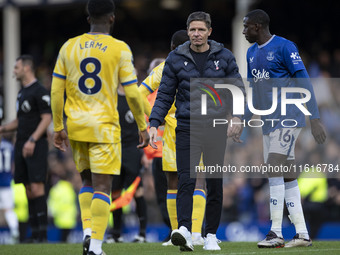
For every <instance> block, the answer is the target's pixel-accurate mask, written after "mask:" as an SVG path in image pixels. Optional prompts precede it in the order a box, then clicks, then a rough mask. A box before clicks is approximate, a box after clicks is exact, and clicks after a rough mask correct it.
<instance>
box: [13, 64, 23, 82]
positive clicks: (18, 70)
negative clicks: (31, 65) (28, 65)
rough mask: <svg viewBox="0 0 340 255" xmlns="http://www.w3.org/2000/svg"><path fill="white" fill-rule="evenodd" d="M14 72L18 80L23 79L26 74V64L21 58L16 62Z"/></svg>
mask: <svg viewBox="0 0 340 255" xmlns="http://www.w3.org/2000/svg"><path fill="white" fill-rule="evenodd" d="M13 74H14V76H15V78H16V79H17V81H22V79H23V77H24V75H25V66H24V65H23V63H22V60H21V59H20V60H18V61H17V62H15V65H14V70H13Z"/></svg>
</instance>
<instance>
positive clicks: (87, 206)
mask: <svg viewBox="0 0 340 255" xmlns="http://www.w3.org/2000/svg"><path fill="white" fill-rule="evenodd" d="M92 197H93V188H92V187H89V186H84V187H82V188H81V189H80V191H79V195H78V199H79V207H80V212H81V222H82V225H83V230H85V229H87V228H88V229H91V203H92Z"/></svg>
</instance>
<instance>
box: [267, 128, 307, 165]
mask: <svg viewBox="0 0 340 255" xmlns="http://www.w3.org/2000/svg"><path fill="white" fill-rule="evenodd" d="M300 132H301V128H279V129H276V130H275V131H273V132H271V133H269V135H263V157H264V162H265V163H267V159H268V154H269V153H277V154H282V155H287V160H294V159H295V143H296V140H297V138H298V136H299V134H300Z"/></svg>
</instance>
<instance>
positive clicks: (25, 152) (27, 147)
mask: <svg viewBox="0 0 340 255" xmlns="http://www.w3.org/2000/svg"><path fill="white" fill-rule="evenodd" d="M34 149H35V143H34V142H30V141H27V142H26V143H25V144H24V147H23V148H22V156H23V157H24V158H27V157H31V156H32V155H33V153H34Z"/></svg>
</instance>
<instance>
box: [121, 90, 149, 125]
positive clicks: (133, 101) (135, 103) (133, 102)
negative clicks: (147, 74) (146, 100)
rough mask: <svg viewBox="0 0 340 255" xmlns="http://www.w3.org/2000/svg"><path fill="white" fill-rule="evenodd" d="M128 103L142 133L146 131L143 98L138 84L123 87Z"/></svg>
mask: <svg viewBox="0 0 340 255" xmlns="http://www.w3.org/2000/svg"><path fill="white" fill-rule="evenodd" d="M123 88H124V92H125V96H126V101H127V103H128V105H129V108H130V110H131V112H132V114H133V117H134V118H135V120H136V123H137V126H138V129H139V130H140V131H144V130H146V122H145V118H144V104H143V100H142V96H141V94H140V92H139V90H138V87H137V84H136V83H134V84H130V85H123Z"/></svg>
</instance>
